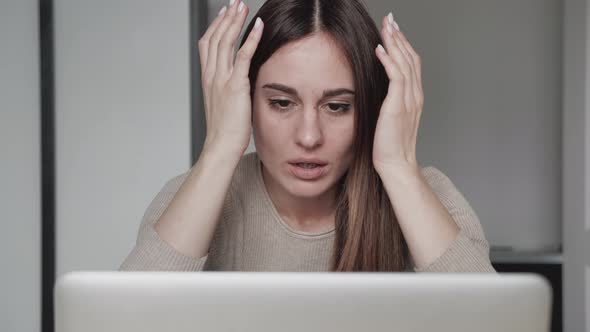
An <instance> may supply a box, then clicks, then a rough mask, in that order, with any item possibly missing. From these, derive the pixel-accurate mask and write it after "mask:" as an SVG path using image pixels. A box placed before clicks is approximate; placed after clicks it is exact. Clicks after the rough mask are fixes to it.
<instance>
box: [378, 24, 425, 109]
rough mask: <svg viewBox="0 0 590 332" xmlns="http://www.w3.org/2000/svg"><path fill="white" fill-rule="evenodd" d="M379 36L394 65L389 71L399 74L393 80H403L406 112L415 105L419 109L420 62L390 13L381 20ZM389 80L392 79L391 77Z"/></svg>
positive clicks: (420, 91)
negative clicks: (380, 35)
mask: <svg viewBox="0 0 590 332" xmlns="http://www.w3.org/2000/svg"><path fill="white" fill-rule="evenodd" d="M381 34H382V39H383V42H384V44H385V49H386V51H387V54H388V55H389V56H390V58H392V59H391V60H393V62H394V63H395V69H390V70H389V71H390V72H393V73H392V74H393V75H396V73H395V71H396V69H397V71H399V72H400V73H398V74H397V75H398V77H397V78H396V77H395V76H394V78H393V79H394V80H397V81H401V80H403V81H404V82H405V85H406V88H407V89H406V90H407V91H406V93H405V95H404V101H405V103H406V106H407V111H411V110H412V109H414V108H415V106H416V105H417V106H418V108H419V109H421V105H422V103H423V97H422V87H421V80H420V79H419V74H418V73H419V72H420V63H419V62H420V60H419V57H418V55H417V54H416V52H415V51H414V49H413V48H412V47H411V45H410V43H409V42H408V41H407V39H406V38H405V36H404V35H403V33H402V32H401V31H400V30H399V26H398V25H397V23H396V22H395V21H394V20H393V15H392V14H391V13H390V14H389V15H388V16H385V17H384V18H383V20H382V29H381ZM381 58H382V57H380V59H381ZM384 60H385V62H386V63H387V62H391V61H387V59H384ZM384 65H385V64H384ZM386 70H387V69H386ZM400 74H401V75H402V76H403V79H401V77H399V75H400ZM388 76H389V74H388ZM390 79H392V77H391V76H390Z"/></svg>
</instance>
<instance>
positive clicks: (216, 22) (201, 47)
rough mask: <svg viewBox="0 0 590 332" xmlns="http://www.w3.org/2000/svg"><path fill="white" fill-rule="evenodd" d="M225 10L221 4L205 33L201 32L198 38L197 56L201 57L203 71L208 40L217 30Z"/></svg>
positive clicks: (207, 51) (207, 50) (205, 64)
mask: <svg viewBox="0 0 590 332" xmlns="http://www.w3.org/2000/svg"><path fill="white" fill-rule="evenodd" d="M226 10H227V7H226V6H223V8H221V10H220V11H219V14H218V15H217V17H215V19H214V20H213V22H211V25H210V26H209V28H207V31H205V34H203V36H202V37H201V39H200V40H199V57H200V59H201V70H202V71H204V70H205V67H206V66H207V55H208V53H209V40H210V39H211V36H212V35H213V33H214V32H215V30H217V27H218V26H219V23H221V20H222V19H223V17H224V14H225V11H226Z"/></svg>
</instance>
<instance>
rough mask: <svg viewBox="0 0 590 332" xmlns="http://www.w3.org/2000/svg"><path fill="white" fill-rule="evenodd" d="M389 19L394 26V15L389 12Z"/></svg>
mask: <svg viewBox="0 0 590 332" xmlns="http://www.w3.org/2000/svg"><path fill="white" fill-rule="evenodd" d="M387 19H388V20H389V23H391V24H392V25H393V22H394V21H393V14H392V13H391V12H389V15H387Z"/></svg>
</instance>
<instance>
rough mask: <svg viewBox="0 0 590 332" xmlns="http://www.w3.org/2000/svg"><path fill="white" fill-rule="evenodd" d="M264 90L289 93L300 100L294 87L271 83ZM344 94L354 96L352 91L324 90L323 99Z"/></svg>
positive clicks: (343, 89)
mask: <svg viewBox="0 0 590 332" xmlns="http://www.w3.org/2000/svg"><path fill="white" fill-rule="evenodd" d="M262 88H266V89H273V90H279V91H282V92H284V93H287V94H290V95H293V96H295V97H297V98H299V94H298V93H297V90H295V89H293V88H292V87H289V86H286V85H283V84H279V83H269V84H265V85H263V86H262ZM344 94H350V95H353V96H354V91H352V90H350V89H345V88H340V89H331V90H324V94H323V96H322V97H323V98H325V97H336V96H340V95H344Z"/></svg>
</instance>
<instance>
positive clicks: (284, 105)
mask: <svg viewBox="0 0 590 332" xmlns="http://www.w3.org/2000/svg"><path fill="white" fill-rule="evenodd" d="M269 104H270V106H271V107H272V108H273V109H275V110H278V111H279V112H284V111H287V110H288V109H289V105H291V101H290V100H284V99H271V101H270V103H269Z"/></svg>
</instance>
